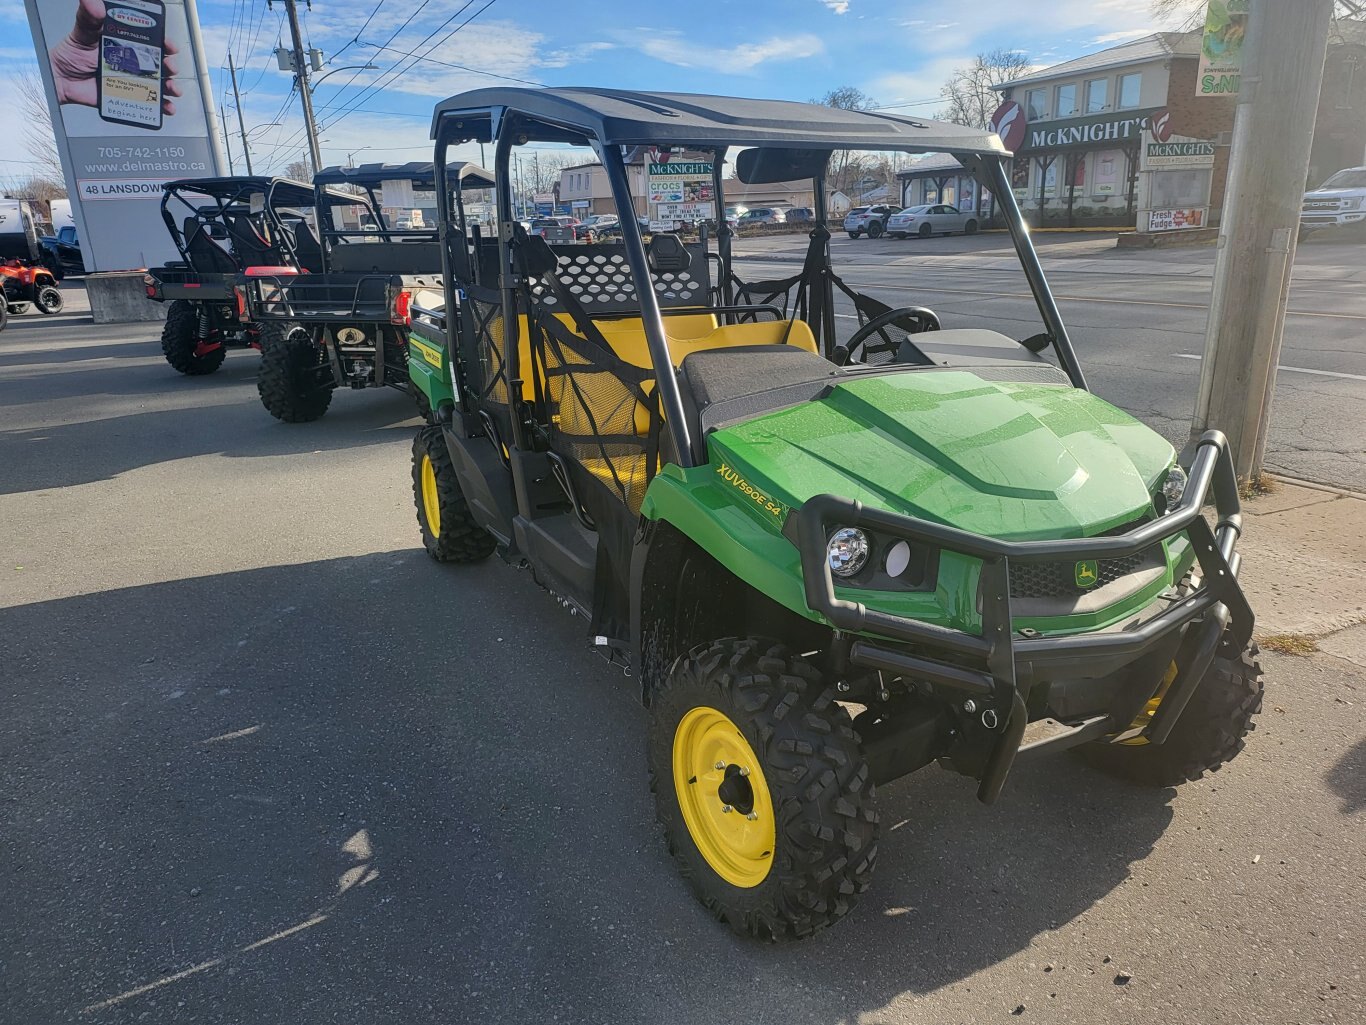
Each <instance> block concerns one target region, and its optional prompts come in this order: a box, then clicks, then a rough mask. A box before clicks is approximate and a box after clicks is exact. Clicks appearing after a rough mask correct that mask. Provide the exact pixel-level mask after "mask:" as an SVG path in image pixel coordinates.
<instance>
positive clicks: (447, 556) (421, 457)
mask: <svg viewBox="0 0 1366 1025" xmlns="http://www.w3.org/2000/svg"><path fill="white" fill-rule="evenodd" d="M413 503H414V504H415V505H416V506H417V522H418V526H420V527H421V528H422V546H423V547H424V548H426V549H427V554H428V555H430V556H431V557H432V558H433V559H435V560H436V561H437V562H459V563H471V562H482V561H483V560H485V559H487V558H488V557H489V556H490V555H492V554H493V550H494V549H495V548H496V547H497V546H498V541H497V539H496V538H495V537H494V536H493V535H492V534H490V533H489V532H488V531H487V530H485V529H484V528H483V527H481V526H479V524H478V523H476V522H475V521H474V516H473V515H472V514H471V513H470V507H469V503H468V502H466V501H465V496H464V495H463V494H461V492H460V480H459V478H458V477H457V476H456V473H455V464H454V463H452V462H451V454H450V451H449V450H448V449H447V448H446V439H445V438H444V437H442V434H441V428H440V427H424V428H422V430H420V431H418V432H417V437H415V438H414V439H413Z"/></svg>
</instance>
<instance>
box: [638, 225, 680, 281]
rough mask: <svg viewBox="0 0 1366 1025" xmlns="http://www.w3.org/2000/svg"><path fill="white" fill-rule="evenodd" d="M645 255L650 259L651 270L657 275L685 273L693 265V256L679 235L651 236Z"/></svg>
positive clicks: (659, 234) (667, 233) (660, 234)
mask: <svg viewBox="0 0 1366 1025" xmlns="http://www.w3.org/2000/svg"><path fill="white" fill-rule="evenodd" d="M645 255H646V256H647V257H649V261H650V270H652V271H654V272H655V273H656V274H659V273H662V272H664V271H673V272H675V273H678V272H680V271H685V270H687V269H688V265H689V264H691V263H692V254H691V253H690V252H688V249H687V247H686V246H685V245H683V243H682V241H681V240H680V239H679V237H678V236H677V235H675V234H673V233H672V232H667V231H666V232H659V233H658V234H655V235H652V236H650V244H649V245H648V246H647V247H646V249H645Z"/></svg>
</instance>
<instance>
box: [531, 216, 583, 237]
mask: <svg viewBox="0 0 1366 1025" xmlns="http://www.w3.org/2000/svg"><path fill="white" fill-rule="evenodd" d="M578 223H579V222H578V219H577V218H574V217H570V216H568V215H556V216H554V217H533V218H532V219H531V231H530V232H529V233H528V234H531V235H539V236H540V237H541V238H543V239H545V240H546V241H547V242H573V241H574V239H575V237H576V233H575V231H574V228H575V226H576V225H577V224H578Z"/></svg>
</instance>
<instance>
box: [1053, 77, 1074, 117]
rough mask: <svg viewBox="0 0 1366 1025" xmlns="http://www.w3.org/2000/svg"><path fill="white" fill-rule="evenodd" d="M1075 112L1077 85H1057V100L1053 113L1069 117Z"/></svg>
mask: <svg viewBox="0 0 1366 1025" xmlns="http://www.w3.org/2000/svg"><path fill="white" fill-rule="evenodd" d="M1076 112H1077V87H1076V86H1075V85H1060V86H1058V102H1057V104H1056V105H1055V109H1054V111H1053V113H1055V114H1056V115H1057V116H1058V117H1071V116H1072V115H1073V114H1075V113H1076Z"/></svg>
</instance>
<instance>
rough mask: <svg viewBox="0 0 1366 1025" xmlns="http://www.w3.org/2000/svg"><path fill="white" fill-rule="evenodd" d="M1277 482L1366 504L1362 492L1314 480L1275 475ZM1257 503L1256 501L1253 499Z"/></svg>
mask: <svg viewBox="0 0 1366 1025" xmlns="http://www.w3.org/2000/svg"><path fill="white" fill-rule="evenodd" d="M1272 476H1274V477H1275V478H1276V480H1277V481H1279V482H1280V483H1282V484H1289V485H1290V486H1291V487H1296V488H1305V489H1306V490H1308V491H1322V492H1325V493H1327V494H1330V495H1337V496H1338V497H1339V498H1353V499H1356V500H1357V501H1358V502H1366V494H1362V493H1361V492H1360V491H1352V490H1350V489H1348V488H1344V487H1339V486H1338V485H1336V484H1321V483H1319V482H1318V481H1314V480H1301V479H1300V478H1298V477H1286V476H1284V475H1283V474H1279V473H1277V474H1273V475H1272ZM1251 501H1252V502H1255V501H1256V499H1255V498H1254V499H1252V500H1251Z"/></svg>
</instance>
